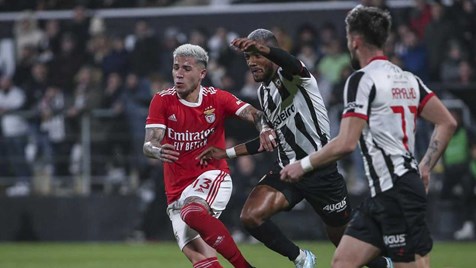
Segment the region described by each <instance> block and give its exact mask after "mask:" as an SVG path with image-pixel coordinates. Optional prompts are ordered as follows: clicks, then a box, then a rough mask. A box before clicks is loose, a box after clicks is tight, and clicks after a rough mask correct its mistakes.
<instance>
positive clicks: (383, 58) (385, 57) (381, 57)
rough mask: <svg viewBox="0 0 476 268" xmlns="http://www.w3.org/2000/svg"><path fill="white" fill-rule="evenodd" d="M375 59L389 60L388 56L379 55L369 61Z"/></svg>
mask: <svg viewBox="0 0 476 268" xmlns="http://www.w3.org/2000/svg"><path fill="white" fill-rule="evenodd" d="M374 60H388V58H387V56H377V57H373V58H371V59H370V60H369V63H371V62H372V61H374Z"/></svg>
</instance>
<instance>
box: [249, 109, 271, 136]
mask: <svg viewBox="0 0 476 268" xmlns="http://www.w3.org/2000/svg"><path fill="white" fill-rule="evenodd" d="M253 121H254V124H255V126H256V129H257V130H258V131H259V132H262V131H263V130H266V129H271V127H270V126H269V125H268V120H266V116H265V114H264V113H263V112H262V111H256V113H255V115H254V116H253Z"/></svg>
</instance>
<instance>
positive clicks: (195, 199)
mask: <svg viewBox="0 0 476 268" xmlns="http://www.w3.org/2000/svg"><path fill="white" fill-rule="evenodd" d="M192 203H196V204H199V205H201V206H203V207H205V208H206V209H207V211H208V212H209V213H210V206H209V205H208V203H207V201H205V200H204V199H203V198H201V197H198V196H189V197H187V198H185V200H184V202H183V205H182V207H185V206H187V205H190V204H192Z"/></svg>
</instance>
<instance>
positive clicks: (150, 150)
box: [142, 141, 162, 159]
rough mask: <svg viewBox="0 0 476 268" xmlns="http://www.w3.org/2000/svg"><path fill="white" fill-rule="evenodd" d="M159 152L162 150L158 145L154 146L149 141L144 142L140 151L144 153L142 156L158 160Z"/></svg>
mask: <svg viewBox="0 0 476 268" xmlns="http://www.w3.org/2000/svg"><path fill="white" fill-rule="evenodd" d="M161 150H162V148H161V147H160V145H154V144H152V142H150V141H148V142H145V143H144V146H142V151H143V152H144V155H145V156H147V157H149V158H155V159H159V158H160V152H161Z"/></svg>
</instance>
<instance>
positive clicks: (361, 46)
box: [281, 6, 456, 268]
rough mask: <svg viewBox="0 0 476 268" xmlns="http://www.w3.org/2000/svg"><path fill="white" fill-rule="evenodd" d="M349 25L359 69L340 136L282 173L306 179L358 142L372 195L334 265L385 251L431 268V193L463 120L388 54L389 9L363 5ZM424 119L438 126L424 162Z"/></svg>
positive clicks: (403, 262) (402, 262) (405, 263)
mask: <svg viewBox="0 0 476 268" xmlns="http://www.w3.org/2000/svg"><path fill="white" fill-rule="evenodd" d="M345 21H346V31H347V47H348V49H349V51H350V54H351V58H352V64H353V66H354V68H355V69H357V71H355V72H354V73H353V74H352V75H351V76H350V77H349V78H348V79H347V82H346V85H345V89H344V104H345V108H344V113H343V116H342V117H343V119H342V121H341V127H340V132H339V134H338V136H337V137H336V138H335V139H333V140H332V141H331V142H329V143H328V144H327V145H326V146H324V147H323V148H322V150H320V151H318V152H316V153H313V154H311V155H310V156H308V157H305V158H303V159H301V160H300V161H298V162H295V163H293V164H290V165H288V166H286V167H285V168H283V170H282V171H281V179H282V180H283V181H288V182H295V181H299V179H300V177H301V176H302V175H304V174H305V173H306V172H311V171H312V170H313V169H314V168H319V167H320V166H327V165H328V164H329V163H333V162H334V161H336V160H338V159H340V158H342V157H344V156H345V155H347V154H349V153H351V152H352V151H353V150H354V148H355V146H356V145H357V143H359V144H360V148H361V150H362V155H363V158H364V164H365V169H366V174H367V178H368V181H369V187H370V197H369V198H368V199H366V200H365V201H364V202H363V203H362V204H361V206H360V207H359V209H358V210H357V212H356V213H355V214H354V216H353V218H352V221H351V222H350V223H349V225H348V227H347V230H346V233H345V235H344V237H343V238H342V241H341V242H340V244H339V246H338V248H337V250H336V253H335V255H334V258H333V265H332V266H333V267H339V268H341V267H362V266H363V265H364V264H365V263H367V261H368V260H370V259H372V258H373V257H375V256H377V255H379V254H382V253H384V254H386V255H388V256H389V257H390V258H391V259H392V261H393V262H394V263H395V264H396V267H397V266H398V267H429V259H428V253H429V252H430V251H431V248H432V239H431V236H430V233H429V229H428V226H427V223H426V220H425V214H426V204H427V200H426V193H425V188H427V187H428V183H429V174H430V172H431V169H432V168H433V167H434V165H435V164H436V162H437V161H438V159H439V157H440V156H441V154H442V152H443V151H444V149H445V148H446V145H447V144H448V142H449V140H450V138H451V136H452V134H453V132H454V130H455V128H456V122H455V120H454V118H453V117H452V116H451V114H450V112H449V111H448V110H447V109H446V107H445V106H444V105H443V104H442V102H441V101H440V100H439V99H438V97H436V95H435V94H434V93H432V92H431V91H430V90H429V89H428V88H427V87H426V86H425V85H424V84H423V82H422V81H421V80H420V79H419V78H418V77H416V76H415V75H413V74H412V73H410V72H406V71H403V70H402V69H400V68H399V67H398V66H396V65H394V64H393V63H391V62H389V61H388V59H387V58H386V57H385V55H384V51H383V48H384V45H385V42H386V40H387V37H388V34H389V31H390V26H391V17H390V15H389V13H388V12H385V11H382V10H380V9H378V8H374V7H362V6H358V7H356V8H354V9H353V10H352V11H351V12H349V14H348V15H347V17H346V20H345ZM418 115H420V116H422V117H423V118H424V119H426V120H428V121H430V122H431V123H433V124H435V128H434V131H433V135H432V137H431V140H430V144H429V147H428V150H427V152H426V153H425V155H424V157H423V159H422V160H421V162H420V163H418V162H417V161H416V159H415V158H414V144H415V131H416V118H417V116H418Z"/></svg>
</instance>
